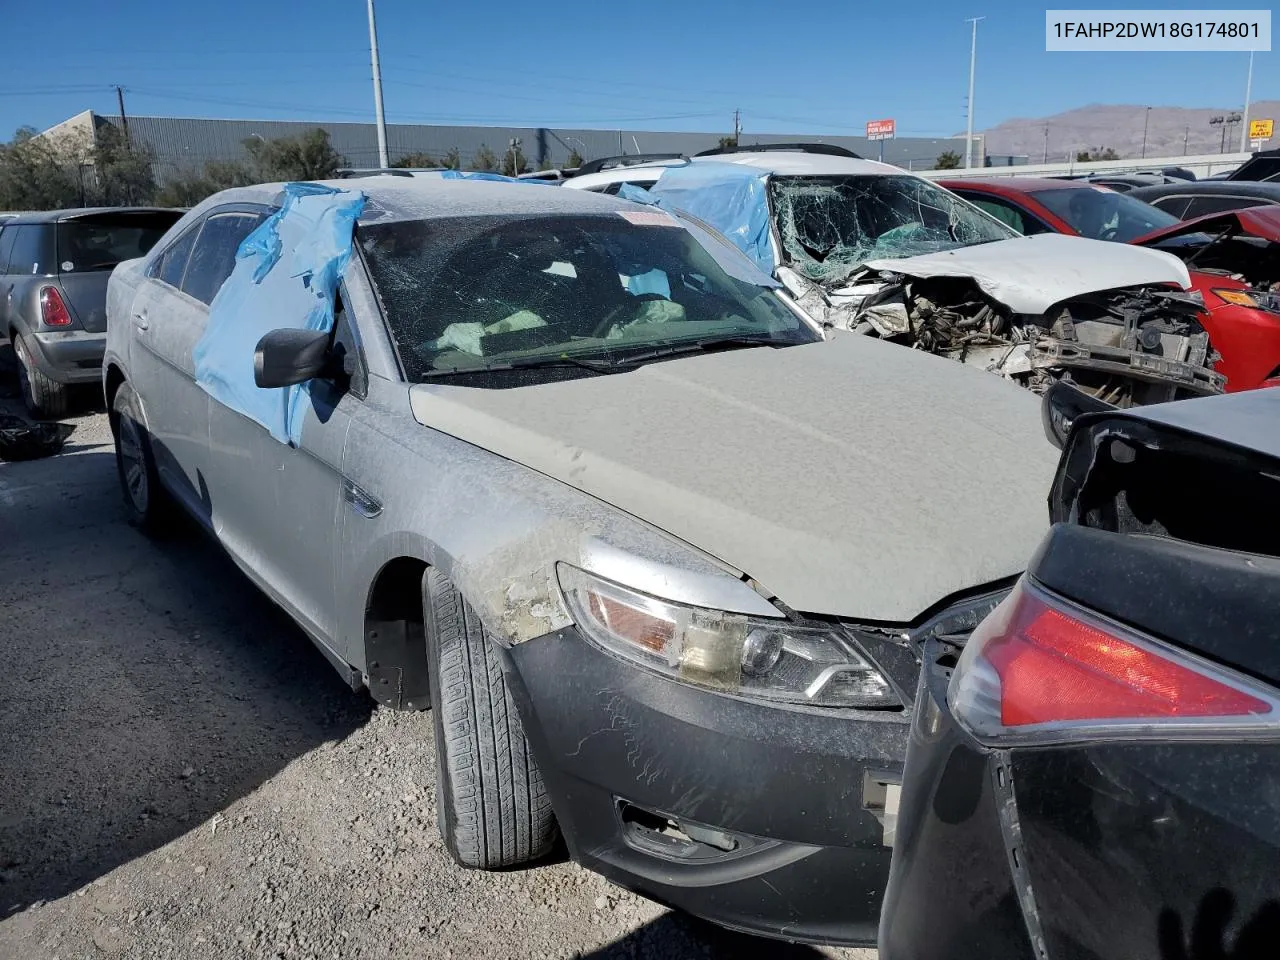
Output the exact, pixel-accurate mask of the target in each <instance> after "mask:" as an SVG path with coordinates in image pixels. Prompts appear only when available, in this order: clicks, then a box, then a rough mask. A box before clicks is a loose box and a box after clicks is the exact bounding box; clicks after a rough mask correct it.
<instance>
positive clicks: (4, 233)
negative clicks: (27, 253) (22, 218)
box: [0, 227, 18, 274]
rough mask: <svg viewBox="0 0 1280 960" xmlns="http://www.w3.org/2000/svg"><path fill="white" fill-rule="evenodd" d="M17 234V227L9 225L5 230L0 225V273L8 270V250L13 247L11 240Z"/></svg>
mask: <svg viewBox="0 0 1280 960" xmlns="http://www.w3.org/2000/svg"><path fill="white" fill-rule="evenodd" d="M17 236H18V228H17V227H9V228H8V229H7V230H6V229H5V228H4V227H0V274H5V273H8V272H9V251H10V250H12V249H13V241H14V240H15V239H16V238H17Z"/></svg>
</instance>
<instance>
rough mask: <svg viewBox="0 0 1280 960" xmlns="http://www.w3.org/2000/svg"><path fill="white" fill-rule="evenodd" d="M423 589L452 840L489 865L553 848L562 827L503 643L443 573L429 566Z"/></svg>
mask: <svg viewBox="0 0 1280 960" xmlns="http://www.w3.org/2000/svg"><path fill="white" fill-rule="evenodd" d="M422 592H423V597H422V600H423V612H424V619H425V620H426V641H427V667H428V682H429V685H430V689H431V712H432V716H433V720H434V724H435V731H436V760H437V770H438V774H437V776H438V780H437V785H438V789H437V797H438V807H439V809H438V811H437V819H438V822H439V824H440V832H441V834H442V835H443V837H444V842H445V846H446V847H447V848H448V850H449V853H450V854H452V856H453V858H454V859H455V860H456V861H458V863H460V864H461V865H462V866H464V867H475V868H479V869H482V870H496V869H501V868H503V867H514V866H517V865H519V864H523V863H528V862H530V861H532V860H537V859H538V858H540V857H543V856H546V855H547V854H548V853H550V852H551V850H552V848H553V847H554V846H555V843H556V839H557V837H558V835H559V831H558V828H557V826H556V820H555V815H554V814H553V813H552V811H551V801H550V799H549V798H548V796H547V792H546V789H545V787H544V786H543V783H542V774H541V772H540V771H539V770H538V765H537V764H536V763H535V762H534V759H533V753H532V752H531V751H530V749H529V743H528V741H527V740H526V739H525V735H524V729H523V728H522V727H521V725H520V718H519V716H518V715H517V714H516V708H515V704H514V703H513V702H512V699H511V693H510V691H509V690H508V689H507V684H506V681H505V680H504V679H503V676H502V665H501V663H500V662H499V659H498V655H497V652H496V650H495V649H494V647H495V642H496V641H494V639H493V638H492V637H491V636H490V635H489V634H488V632H487V631H486V630H485V629H484V627H483V626H482V625H481V623H480V618H479V617H477V616H476V612H475V610H474V609H473V608H472V607H471V605H470V604H469V603H467V601H466V600H464V599H463V597H462V595H461V594H460V593H459V592H458V591H457V589H456V588H455V587H454V586H453V584H452V583H451V582H450V580H449V579H448V578H447V577H445V576H444V575H443V574H441V573H439V572H438V571H436V570H432V569H429V570H427V572H426V575H425V576H424V577H423V583H422Z"/></svg>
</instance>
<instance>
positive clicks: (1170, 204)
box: [1150, 194, 1191, 220]
mask: <svg viewBox="0 0 1280 960" xmlns="http://www.w3.org/2000/svg"><path fill="white" fill-rule="evenodd" d="M1190 200H1191V198H1190V197H1188V196H1186V195H1185V194H1184V195H1182V196H1178V197H1156V199H1154V200H1152V201H1150V203H1151V205H1152V206H1153V207H1159V208H1160V209H1161V210H1163V211H1164V212H1165V213H1168V214H1171V215H1173V216H1175V217H1177V218H1178V219H1179V220H1185V219H1186V217H1185V216H1184V214H1185V213H1186V210H1187V204H1188V203H1189V202H1190Z"/></svg>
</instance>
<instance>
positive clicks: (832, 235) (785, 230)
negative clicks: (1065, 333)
mask: <svg viewBox="0 0 1280 960" xmlns="http://www.w3.org/2000/svg"><path fill="white" fill-rule="evenodd" d="M769 200H770V205H771V207H772V210H773V216H774V221H775V223H776V224H777V228H778V235H779V237H780V238H781V240H782V247H783V251H784V255H785V259H786V260H787V262H788V263H790V264H791V265H792V266H793V267H795V268H796V269H797V270H799V271H800V272H801V273H802V274H804V275H805V276H806V277H808V278H809V279H811V280H816V281H818V282H820V283H833V282H834V283H838V282H840V281H843V280H845V279H847V278H848V277H849V275H850V274H852V273H853V272H854V271H855V270H856V269H858V267H860V266H861V265H862V264H863V263H865V262H866V261H867V260H879V259H884V258H897V257H914V256H917V255H919V254H924V253H933V252H935V251H938V250H950V249H953V248H955V247H967V246H972V245H973V244H977V243H990V242H991V241H993V240H1007V239H1009V238H1011V237H1016V236H1018V234H1017V233H1016V232H1015V231H1013V230H1012V229H1010V228H1009V227H1006V226H1005V225H1004V224H1002V223H1000V222H999V221H997V220H995V219H994V218H992V217H989V216H987V215H986V214H984V213H982V212H981V211H979V210H978V209H977V208H975V207H973V206H971V205H970V204H968V203H966V202H965V201H963V200H961V199H960V198H959V197H957V196H955V195H954V194H952V193H949V192H947V191H946V190H943V189H942V188H941V187H938V186H936V185H934V184H932V183H930V182H929V181H927V180H922V179H920V178H919V177H909V176H824V177H774V178H772V179H771V180H770V183H769Z"/></svg>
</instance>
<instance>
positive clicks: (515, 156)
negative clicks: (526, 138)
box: [511, 137, 521, 177]
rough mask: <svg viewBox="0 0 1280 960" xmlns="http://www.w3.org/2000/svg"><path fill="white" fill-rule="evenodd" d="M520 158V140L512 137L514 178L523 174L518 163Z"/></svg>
mask: <svg viewBox="0 0 1280 960" xmlns="http://www.w3.org/2000/svg"><path fill="white" fill-rule="evenodd" d="M519 158H520V138H519V137H512V138H511V175H512V176H513V177H514V176H516V175H517V174H519V173H520V172H521V171H520V167H519V165H518V163H517V161H518V160H519Z"/></svg>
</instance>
